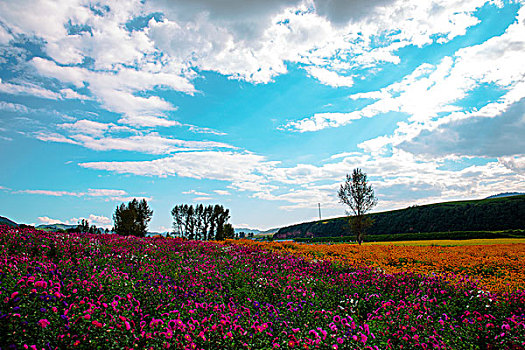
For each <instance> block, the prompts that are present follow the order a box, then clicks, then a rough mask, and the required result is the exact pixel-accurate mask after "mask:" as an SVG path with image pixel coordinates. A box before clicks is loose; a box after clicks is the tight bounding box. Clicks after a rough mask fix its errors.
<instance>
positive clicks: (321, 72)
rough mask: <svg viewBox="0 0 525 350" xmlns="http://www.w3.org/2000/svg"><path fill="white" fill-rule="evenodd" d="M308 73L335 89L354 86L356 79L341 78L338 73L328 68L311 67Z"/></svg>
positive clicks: (307, 68)
mask: <svg viewBox="0 0 525 350" xmlns="http://www.w3.org/2000/svg"><path fill="white" fill-rule="evenodd" d="M306 71H307V72H308V73H309V74H310V75H311V76H313V77H314V78H316V79H317V80H319V82H321V83H322V84H325V85H330V86H333V87H341V86H347V87H348V86H352V85H354V79H353V78H352V77H351V76H341V75H339V74H338V73H336V72H334V71H331V70H328V69H326V68H320V67H314V66H310V67H306Z"/></svg>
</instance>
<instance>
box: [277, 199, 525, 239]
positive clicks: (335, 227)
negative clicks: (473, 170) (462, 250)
mask: <svg viewBox="0 0 525 350" xmlns="http://www.w3.org/2000/svg"><path fill="white" fill-rule="evenodd" d="M369 216H370V217H371V218H372V219H373V220H374V224H373V225H372V226H371V227H370V228H369V229H368V231H367V233H368V235H377V234H396V233H409V232H446V231H495V230H508V229H525V195H520V196H510V197H502V198H493V199H481V200H471V201H458V202H446V203H436V204H428V205H422V206H413V207H409V208H406V209H400V210H393V211H387V212H381V213H374V214H369ZM349 234H351V232H350V231H349V227H348V220H347V218H346V217H340V218H334V219H330V220H322V221H312V222H306V223H302V224H297V225H291V226H287V227H283V228H281V229H280V230H279V231H278V232H277V233H276V234H275V235H274V236H273V237H274V238H276V239H287V238H303V237H337V236H342V235H349Z"/></svg>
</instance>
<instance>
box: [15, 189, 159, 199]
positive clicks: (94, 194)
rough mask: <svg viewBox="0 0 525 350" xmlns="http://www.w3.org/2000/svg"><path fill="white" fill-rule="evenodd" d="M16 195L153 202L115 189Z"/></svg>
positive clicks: (36, 191) (29, 191)
mask: <svg viewBox="0 0 525 350" xmlns="http://www.w3.org/2000/svg"><path fill="white" fill-rule="evenodd" d="M14 193H27V194H36V195H43V196H53V197H64V196H72V197H85V198H101V199H103V200H105V201H119V202H127V201H130V200H132V199H133V198H136V199H138V200H141V199H146V200H148V201H149V200H151V199H152V198H151V197H142V196H130V195H129V194H128V193H127V192H126V191H124V190H114V189H100V188H89V189H88V190H87V191H85V192H75V191H57V190H19V191H14Z"/></svg>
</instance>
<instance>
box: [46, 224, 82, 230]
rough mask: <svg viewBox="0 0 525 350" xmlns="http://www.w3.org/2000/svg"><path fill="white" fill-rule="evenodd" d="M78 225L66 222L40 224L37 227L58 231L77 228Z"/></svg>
mask: <svg viewBox="0 0 525 350" xmlns="http://www.w3.org/2000/svg"><path fill="white" fill-rule="evenodd" d="M76 227H77V225H66V224H48V225H38V226H37V227H36V228H37V229H39V230H42V231H58V230H64V231H65V230H67V229H70V228H76Z"/></svg>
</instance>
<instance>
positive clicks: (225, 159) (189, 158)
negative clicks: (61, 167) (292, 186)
mask: <svg viewBox="0 0 525 350" xmlns="http://www.w3.org/2000/svg"><path fill="white" fill-rule="evenodd" d="M274 164H276V163H275V162H268V161H266V160H265V159H264V157H262V156H259V155H255V154H253V153H249V152H231V151H201V152H181V153H176V154H174V155H172V156H170V157H167V158H159V159H156V160H151V161H128V162H88V163H80V164H79V165H80V166H82V167H84V168H89V169H97V170H105V171H113V172H116V173H123V174H135V175H141V176H158V177H167V176H181V177H189V178H195V179H212V180H222V181H228V182H231V184H232V186H234V187H235V188H236V189H238V190H246V189H249V188H251V186H255V187H257V188H258V189H260V188H261V186H264V185H265V184H266V182H267V181H266V179H265V177H264V176H263V175H262V173H268V172H269V169H270V168H271V167H272V166H273V165H274Z"/></svg>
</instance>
